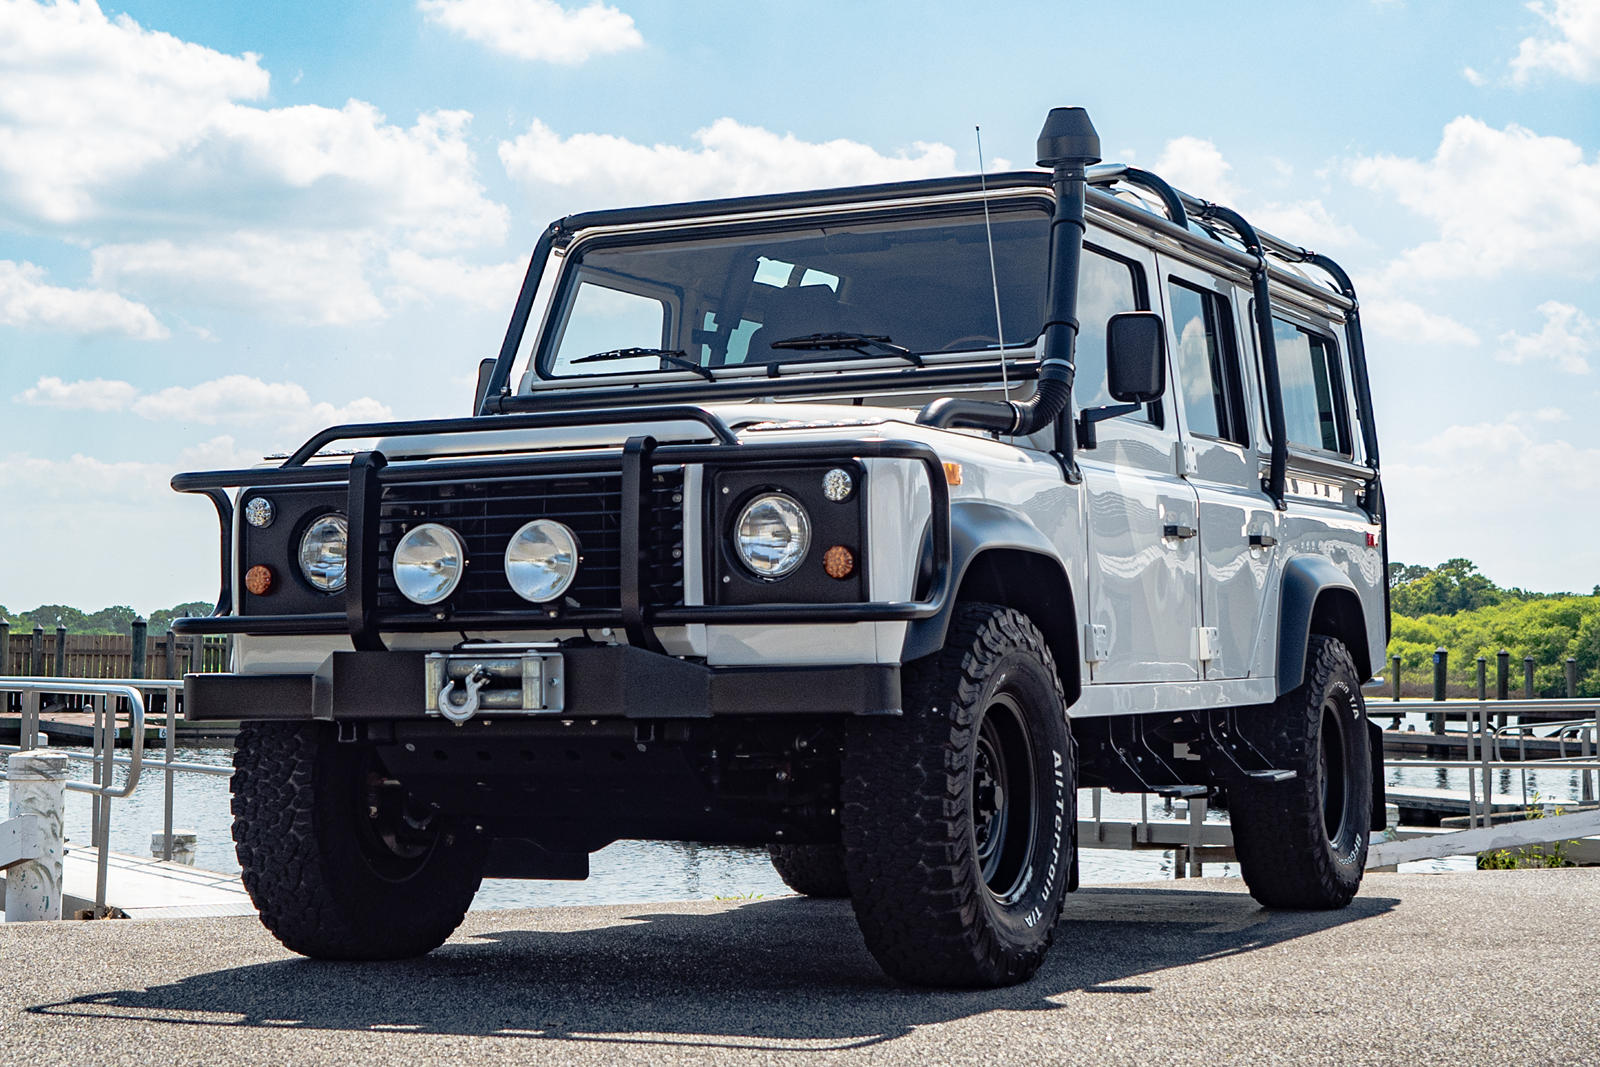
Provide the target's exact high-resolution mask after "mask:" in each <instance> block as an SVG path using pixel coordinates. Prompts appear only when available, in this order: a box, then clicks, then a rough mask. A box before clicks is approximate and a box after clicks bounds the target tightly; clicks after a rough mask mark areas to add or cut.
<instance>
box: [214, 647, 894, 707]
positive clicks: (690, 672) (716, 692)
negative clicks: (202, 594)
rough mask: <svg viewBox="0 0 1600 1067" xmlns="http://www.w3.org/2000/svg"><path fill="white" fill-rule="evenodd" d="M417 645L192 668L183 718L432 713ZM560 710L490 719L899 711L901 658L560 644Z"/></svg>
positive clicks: (421, 655) (421, 659)
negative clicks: (250, 667) (790, 662)
mask: <svg viewBox="0 0 1600 1067" xmlns="http://www.w3.org/2000/svg"><path fill="white" fill-rule="evenodd" d="M425 655H426V654H425V653H422V652H335V653H333V654H332V655H330V656H329V657H328V658H327V659H326V660H325V661H323V664H322V666H321V667H320V668H318V669H317V671H316V672H315V673H314V674H264V675H244V674H190V675H187V676H185V678H184V684H183V705H184V718H185V719H186V720H187V721H189V722H215V721H219V720H234V719H243V720H279V721H297V720H312V719H316V720H322V721H329V722H376V721H385V720H388V721H394V720H401V719H427V718H430V717H431V716H429V715H428V714H427V713H426V712H425V711H424V706H425V703H426V699H427V693H426V684H425V681H424V667H423V663H424V658H425ZM561 656H562V660H563V668H564V678H563V681H564V684H565V686H566V695H565V705H564V707H563V708H562V709H561V710H560V711H559V712H516V713H507V712H501V713H496V712H493V711H485V712H483V713H482V714H481V715H480V718H484V719H494V718H500V717H507V718H511V717H515V718H518V719H530V718H543V719H598V718H626V719H705V718H711V717H713V716H718V715H897V714H899V713H900V668H898V667H894V666H876V665H871V666H847V667H706V666H704V665H702V664H699V663H690V662H687V661H685V660H680V659H675V658H673V657H671V656H665V655H661V654H659V653H655V652H647V651H645V650H644V649H641V648H634V647H632V646H629V645H610V646H603V647H596V648H565V649H562V650H561Z"/></svg>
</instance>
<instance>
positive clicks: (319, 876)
mask: <svg viewBox="0 0 1600 1067" xmlns="http://www.w3.org/2000/svg"><path fill="white" fill-rule="evenodd" d="M233 768H234V770H233V781H232V790H233V839H234V844H235V847H236V850H237V852H238V856H239V865H240V867H241V868H242V872H241V873H242V875H243V879H244V885H245V889H246V890H248V891H249V893H250V899H251V900H252V901H253V902H254V903H255V906H256V908H257V909H258V910H259V911H260V912H261V921H262V922H263V923H264V924H265V925H266V927H267V929H269V930H271V931H272V933H273V935H274V936H275V937H277V938H278V940H279V941H282V942H283V944H284V945H285V946H286V947H287V948H289V949H291V950H293V951H295V952H298V953H300V954H301V955H303V956H312V957H315V958H318V959H342V960H377V959H401V958H404V957H408V956H419V955H422V954H423V953H425V952H429V951H431V950H433V949H434V948H437V947H438V946H439V945H440V944H442V943H443V942H444V940H445V939H446V938H447V937H449V936H450V933H451V932H452V931H453V930H455V928H456V927H457V926H459V925H460V924H461V920H462V919H463V918H464V917H465V916H466V913H467V908H468V906H469V905H470V904H471V903H472V898H473V896H474V894H476V893H477V891H478V885H479V883H480V882H481V881H482V877H483V861H484V856H485V853H486V850H487V846H486V844H485V842H484V841H483V840H482V839H481V838H479V837H477V836H475V835H472V834H462V833H457V832H456V829H455V827H453V826H452V825H450V824H448V823H447V822H443V821H441V820H439V819H437V818H436V817H435V816H434V814H433V812H432V809H430V808H427V807H425V806H419V805H418V804H416V803H415V802H414V801H413V800H412V799H411V798H410V797H409V796H408V795H407V794H406V792H405V790H404V788H403V787H401V786H400V784H399V783H398V782H396V781H394V780H393V779H392V778H390V777H389V776H387V775H386V774H385V773H384V771H383V768H382V767H381V766H380V765H379V764H378V762H377V758H376V756H375V755H374V753H373V752H372V749H371V748H370V747H369V746H366V745H360V744H340V743H339V742H338V741H337V739H336V737H335V734H334V726H333V724H332V723H275V722H274V723H246V724H245V725H244V726H243V727H242V728H241V729H240V731H239V739H238V748H237V750H236V751H235V753H234V761H233Z"/></svg>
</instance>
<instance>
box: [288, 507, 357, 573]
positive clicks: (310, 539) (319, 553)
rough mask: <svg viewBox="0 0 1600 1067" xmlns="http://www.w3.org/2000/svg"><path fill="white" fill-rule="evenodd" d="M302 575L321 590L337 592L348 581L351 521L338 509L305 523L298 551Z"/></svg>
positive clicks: (297, 555) (297, 556)
mask: <svg viewBox="0 0 1600 1067" xmlns="http://www.w3.org/2000/svg"><path fill="white" fill-rule="evenodd" d="M296 558H297V562H298V563H299V565H300V574H301V576H302V577H304V578H305V580H306V581H307V582H309V583H310V584H311V588H313V589H315V590H317V591H318V592H320V593H337V592H339V591H340V590H342V589H343V588H344V587H345V582H346V581H348V580H349V576H350V571H349V562H350V524H349V522H348V521H346V519H345V517H344V516H343V515H341V514H340V513H339V512H337V511H330V512H327V513H326V514H323V515H319V516H317V517H316V518H315V519H312V520H311V521H310V522H309V523H307V524H306V528H305V532H303V533H302V534H301V535H300V548H299V551H298V552H297V553H296Z"/></svg>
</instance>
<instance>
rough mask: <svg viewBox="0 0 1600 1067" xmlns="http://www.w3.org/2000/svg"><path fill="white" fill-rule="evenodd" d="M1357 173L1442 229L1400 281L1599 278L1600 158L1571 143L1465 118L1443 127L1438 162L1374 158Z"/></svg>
mask: <svg viewBox="0 0 1600 1067" xmlns="http://www.w3.org/2000/svg"><path fill="white" fill-rule="evenodd" d="M1530 175H1532V176H1536V177H1533V178H1530ZM1350 176H1351V178H1352V180H1354V181H1355V182H1356V183H1357V184H1358V185H1364V186H1366V187H1368V188H1371V189H1376V190H1378V191H1380V192H1386V193H1389V194H1390V195H1392V196H1393V197H1394V199H1395V200H1396V201H1398V202H1399V203H1400V204H1402V205H1404V206H1405V207H1407V208H1409V209H1410V210H1411V211H1413V212H1415V213H1416V214H1417V215H1419V216H1421V217H1423V218H1425V219H1427V220H1429V221H1431V222H1433V223H1435V224H1436V225H1437V226H1438V230H1439V236H1438V238H1437V239H1435V240H1431V241H1427V242H1424V243H1423V244H1420V245H1417V246H1416V247H1414V248H1411V249H1408V250H1407V251H1406V252H1404V253H1403V254H1402V255H1401V256H1400V257H1399V259H1398V260H1396V261H1395V263H1394V264H1393V265H1392V266H1391V268H1390V272H1391V273H1392V274H1393V275H1395V276H1396V277H1398V278H1405V279H1420V280H1442V279H1453V278H1467V277H1476V278H1494V277H1498V276H1500V275H1502V274H1506V273H1510V272H1515V271H1522V270H1530V269H1533V270H1538V271H1540V272H1541V273H1556V272H1560V271H1568V272H1573V273H1576V274H1578V275H1579V276H1582V277H1592V276H1593V275H1594V274H1595V271H1596V265H1597V263H1600V160H1596V161H1595V162H1592V163H1591V162H1588V161H1586V159H1585V157H1584V150H1583V149H1582V148H1581V147H1580V146H1579V145H1577V144H1574V143H1573V142H1572V141H1568V140H1566V139H1565V138H1561V137H1542V136H1540V135H1538V134H1536V133H1534V132H1533V131H1532V130H1528V129H1525V128H1523V127H1521V126H1517V125H1510V126H1507V127H1506V128H1505V129H1503V130H1496V129H1494V128H1492V127H1490V126H1489V125H1487V124H1486V123H1484V122H1482V121H1480V120H1478V119H1475V118H1470V117H1462V118H1458V119H1454V120H1452V121H1451V122H1450V123H1449V124H1448V125H1447V126H1445V128H1444V133H1443V136H1442V138H1441V140H1440V143H1439V149H1438V151H1437V152H1436V153H1435V154H1434V157H1433V158H1432V159H1430V160H1420V159H1410V158H1403V157H1398V156H1371V157H1366V158H1363V159H1359V160H1357V161H1356V162H1355V163H1354V164H1352V165H1351V167H1350Z"/></svg>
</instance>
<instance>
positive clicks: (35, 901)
mask: <svg viewBox="0 0 1600 1067" xmlns="http://www.w3.org/2000/svg"><path fill="white" fill-rule="evenodd" d="M6 780H7V782H8V783H9V784H10V786H11V800H10V803H9V804H8V805H7V815H8V818H7V820H6V822H5V823H3V824H0V829H5V830H11V831H12V834H10V835H3V836H0V853H3V850H4V841H5V839H6V837H14V839H16V840H18V841H19V842H21V844H20V847H19V848H18V849H17V851H19V852H21V853H23V855H25V856H26V857H27V858H20V857H19V862H16V863H13V864H11V865H10V868H9V870H8V871H7V874H6V921H7V922H41V921H51V920H56V919H60V918H61V887H62V862H63V860H64V858H65V855H66V853H65V850H64V847H63V843H62V842H63V837H62V812H63V809H64V808H65V807H66V800H67V757H66V754H65V753H61V752H49V751H45V750H42V749H29V750H27V751H23V752H16V753H13V754H12V756H11V758H10V759H9V760H7V761H6ZM0 858H4V857H3V855H0Z"/></svg>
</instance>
